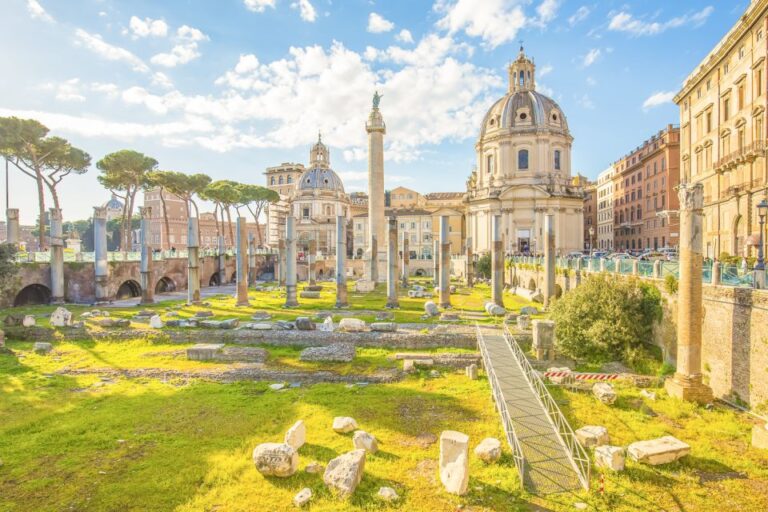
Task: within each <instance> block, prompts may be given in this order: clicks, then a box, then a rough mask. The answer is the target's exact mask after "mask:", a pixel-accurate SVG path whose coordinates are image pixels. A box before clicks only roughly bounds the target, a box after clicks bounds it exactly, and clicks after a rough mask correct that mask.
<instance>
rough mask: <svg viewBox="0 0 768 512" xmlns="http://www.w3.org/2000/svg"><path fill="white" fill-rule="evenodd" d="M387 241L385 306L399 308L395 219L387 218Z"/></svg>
mask: <svg viewBox="0 0 768 512" xmlns="http://www.w3.org/2000/svg"><path fill="white" fill-rule="evenodd" d="M388 238H389V240H388V241H389V243H388V244H387V307H388V308H399V307H400V302H399V301H398V299H397V219H396V218H395V217H390V219H389V237H388Z"/></svg>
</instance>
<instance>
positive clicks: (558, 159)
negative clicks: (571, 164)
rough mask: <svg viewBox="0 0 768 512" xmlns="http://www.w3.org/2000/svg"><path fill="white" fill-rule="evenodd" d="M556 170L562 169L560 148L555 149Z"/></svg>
mask: <svg viewBox="0 0 768 512" xmlns="http://www.w3.org/2000/svg"><path fill="white" fill-rule="evenodd" d="M555 170H556V171H559V170H560V150H559V149H556V150H555Z"/></svg>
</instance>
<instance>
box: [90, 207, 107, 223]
mask: <svg viewBox="0 0 768 512" xmlns="http://www.w3.org/2000/svg"><path fill="white" fill-rule="evenodd" d="M93 218H94V219H104V220H107V207H106V206H94V207H93Z"/></svg>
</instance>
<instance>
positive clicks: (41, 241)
mask: <svg viewBox="0 0 768 512" xmlns="http://www.w3.org/2000/svg"><path fill="white" fill-rule="evenodd" d="M35 179H36V181H37V203H38V206H39V207H40V212H39V213H40V219H39V220H38V224H39V226H38V229H39V230H40V232H39V233H38V236H37V244H38V246H39V250H41V251H44V250H45V248H46V243H45V190H44V189H43V177H42V174H41V173H40V171H39V170H38V169H35Z"/></svg>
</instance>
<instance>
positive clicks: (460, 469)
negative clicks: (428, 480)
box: [440, 430, 469, 496]
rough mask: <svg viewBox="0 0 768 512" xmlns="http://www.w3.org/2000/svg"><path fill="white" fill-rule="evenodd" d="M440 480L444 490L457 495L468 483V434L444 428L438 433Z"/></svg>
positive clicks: (462, 493)
mask: <svg viewBox="0 0 768 512" xmlns="http://www.w3.org/2000/svg"><path fill="white" fill-rule="evenodd" d="M440 481H441V482H442V483H443V486H444V487H445V490H446V491H448V492H449V493H451V494H458V495H459V496H461V495H464V494H466V492H467V485H468V484H469V436H467V435H466V434H462V433H461V432H456V431H455V430H445V431H443V433H442V434H440Z"/></svg>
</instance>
